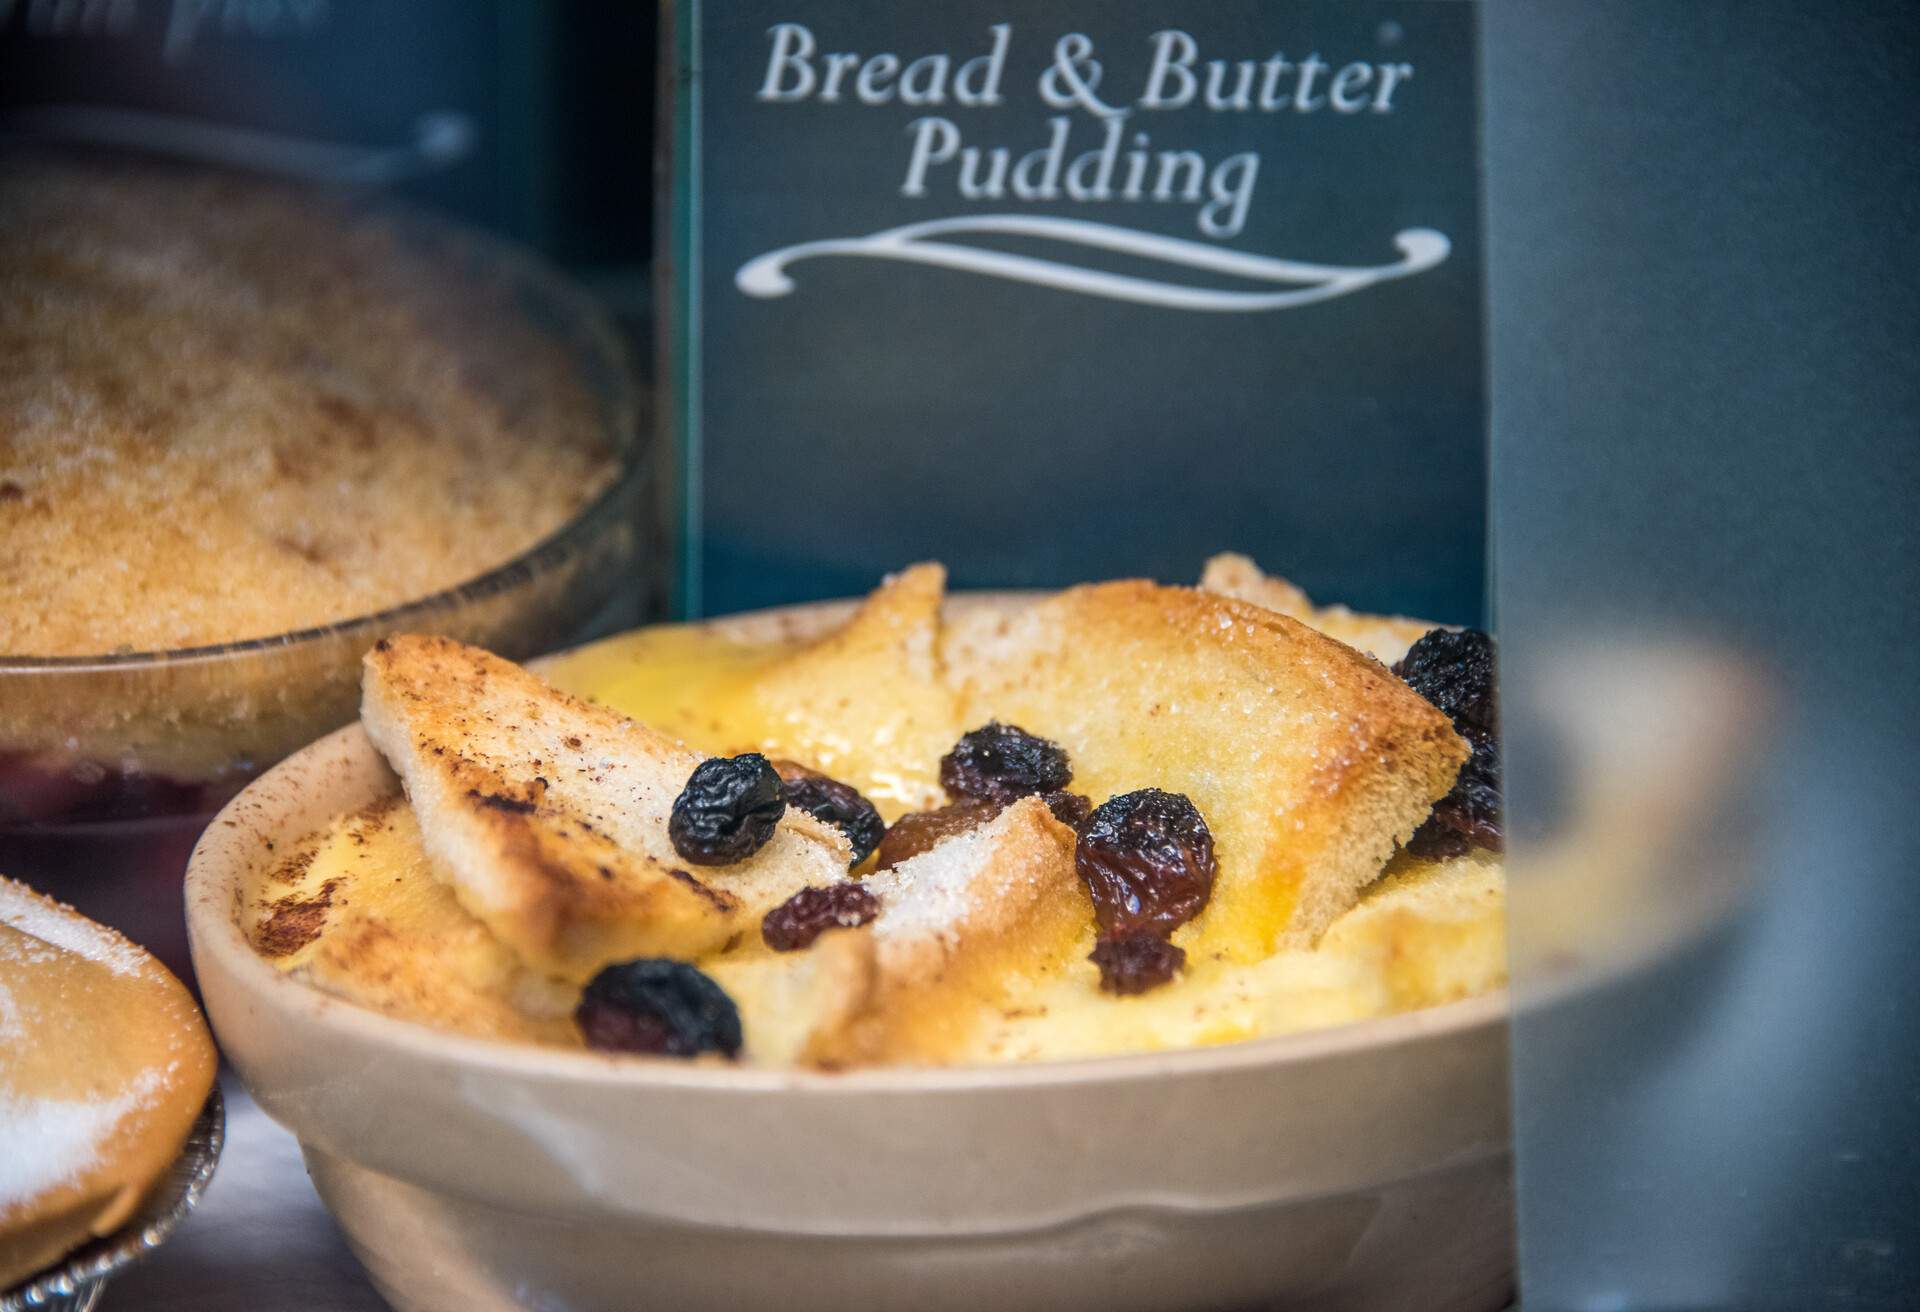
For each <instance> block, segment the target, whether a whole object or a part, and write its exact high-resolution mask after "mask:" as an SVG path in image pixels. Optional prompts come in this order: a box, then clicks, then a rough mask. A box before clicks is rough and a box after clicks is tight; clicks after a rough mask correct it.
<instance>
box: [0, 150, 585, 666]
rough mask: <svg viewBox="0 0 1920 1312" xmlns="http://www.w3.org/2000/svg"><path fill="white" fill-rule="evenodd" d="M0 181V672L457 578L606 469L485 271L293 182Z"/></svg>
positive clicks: (338, 609) (214, 632)
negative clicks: (1, 667) (1, 235)
mask: <svg viewBox="0 0 1920 1312" xmlns="http://www.w3.org/2000/svg"><path fill="white" fill-rule="evenodd" d="M4 165H5V166H4V167H0V227H3V228H4V230H5V232H6V234H7V236H6V241H5V242H0V285H4V286H5V287H6V288H7V294H6V295H5V296H4V297H0V539H4V541H5V542H6V543H7V550H6V551H5V552H4V553H0V597H4V598H5V599H6V600H5V602H4V604H0V654H4V655H11V656H88V655H98V654H105V653H115V652H148V651H168V650H177V649H181V648H190V647H202V646H209V645H213V644H219V643H228V642H234V641H238V640H241V639H248V638H258V637H265V636H270V635H275V634H281V633H287V632H292V631H295V630H300V629H307V628H312V627H316V626H319V625H324V624H328V623H332V622H335V621H339V620H345V619H349V618H353V617H357V616H362V615H367V614H371V613H373V612H376V611H380V610H383V609H386V608H388V607H391V606H394V605H397V604H399V603H401V602H405V601H409V600H412V599H415V598H419V597H424V596H428V595H430V594H433V593H436V592H439V591H441V590H443V589H446V588H449V587H452V586H454V585H457V584H459V583H461V582H464V581H466V580H468V579H471V578H474V577H475V576H477V575H479V574H481V573H483V572H485V571H486V570H487V569H489V568H491V567H492V566H495V565H498V564H501V563H503V562H505V561H507V560H509V559H511V558H513V557H514V556H516V555H518V554H520V553H521V552H523V551H525V550H526V549H528V548H530V547H531V546H533V545H534V544H536V543H537V542H539V541H540V540H541V539H543V538H545V537H546V536H548V535H549V534H551V533H552V532H553V531H554V530H556V529H557V528H559V527H560V526H561V525H562V524H563V523H565V522H566V521H567V520H568V519H569V518H571V517H572V516H573V515H574V514H575V513H576V512H577V511H579V510H580V509H581V508H582V507H583V506H584V505H586V504H587V503H588V502H589V501H590V500H592V499H593V497H595V496H596V495H597V494H598V493H599V492H601V491H602V490H603V489H605V488H606V487H607V486H608V485H609V483H611V481H612V480H613V478H614V476H615V474H616V472H617V471H616V464H617V462H616V459H615V453H614V452H612V451H611V450H609V449H608V448H607V445H606V443H605V441H604V439H603V437H602V436H601V431H600V417H599V416H598V415H597V413H596V412H595V409H594V405H593V400H592V398H591V396H590V395H589V394H588V392H587V389H586V386H585V384H584V382H583V380H581V379H580V378H579V376H578V367H577V362H576V361H575V360H573V359H572V358H570V357H569V356H568V354H567V352H566V348H565V345H564V344H563V343H562V342H560V341H559V340H557V339H554V338H551V337H549V336H547V335H545V334H543V333H542V332H540V331H538V330H537V329H536V328H535V326H534V325H533V324H532V323H531V322H530V320H529V319H528V317H527V315H526V313H525V311H524V310H523V309H522V308H521V307H519V306H517V305H516V303H515V301H514V294H515V293H514V288H513V287H512V286H511V285H509V283H508V282H507V281H506V280H505V279H503V278H502V277H501V276H500V275H499V274H498V273H497V272H495V273H493V274H489V273H488V272H486V270H485V269H484V268H483V267H482V266H481V265H480V264H479V263H477V262H474V261H471V260H466V261H463V260H462V258H461V255H460V252H459V251H458V250H457V248H450V249H444V250H428V249H426V248H425V247H423V246H421V245H420V244H418V242H417V240H415V239H412V238H410V237H409V235H408V233H407V232H406V231H405V230H404V229H402V228H401V227H399V226H397V225H396V224H394V223H393V222H391V221H389V220H385V219H381V218H376V217H373V216H371V215H368V214H365V213H361V212H357V211H355V210H354V209H352V208H351V207H350V206H349V205H348V204H347V203H346V202H343V201H340V200H337V199H329V198H326V197H324V196H321V195H318V194H314V193H309V192H306V191H298V190H293V189H291V188H284V187H279V186H274V185H269V184H265V183H262V182H259V181H255V180H250V179H242V178H238V177H230V176H225V175H220V174H216V173H211V172H206V171H194V170H184V169H182V170H172V169H165V168H160V167H154V166H135V165H131V164H127V163H120V162H116V163H114V164H111V165H108V164H104V163H100V162H89V161H84V160H81V159H78V158H68V157H40V156H22V157H18V158H16V157H13V156H9V157H7V158H6V160H5V161H4Z"/></svg>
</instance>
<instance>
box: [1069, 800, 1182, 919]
mask: <svg viewBox="0 0 1920 1312" xmlns="http://www.w3.org/2000/svg"><path fill="white" fill-rule="evenodd" d="M1073 864H1074V866H1075V868H1077V869H1078V870H1079V872H1080V878H1081V879H1082V880H1083V881H1084V882H1085V883H1086V885H1087V891H1088V892H1089V893H1091V894H1092V895H1093V914H1094V919H1095V920H1097V921H1098V922H1099V924H1100V936H1101V937H1102V938H1128V937H1132V936H1133V935H1136V934H1143V933H1144V934H1158V935H1160V936H1161V937H1165V936H1166V935H1168V934H1171V933H1172V932H1173V931H1174V930H1176V929H1178V928H1179V927H1180V926H1181V925H1184V924H1186V923H1187V922H1188V921H1189V920H1192V919H1193V918H1194V917H1195V916H1197V915H1199V914H1200V910H1201V908H1202V907H1204V906H1206V905H1207V898H1208V897H1210V896H1211V895H1212V893H1213V871H1214V862H1213V834H1212V832H1211V831H1210V830H1208V828H1207V822H1206V821H1205V820H1203V819H1202V818H1201V816H1200V812H1199V810H1198V809H1196V808H1195V806H1194V804H1193V803H1192V802H1191V801H1189V800H1187V798H1186V797H1184V796H1182V795H1181V794H1179V793H1167V792H1162V791H1161V790H1160V789H1158V788H1142V789H1141V790H1140V791H1139V792H1136V793H1124V794H1122V795H1121V796H1119V797H1110V798H1108V799H1107V800H1106V801H1104V802H1102V803H1101V804H1100V805H1099V806H1097V807H1095V808H1094V812H1093V814H1092V815H1091V816H1089V817H1088V818H1087V823H1086V825H1085V826H1084V827H1082V828H1081V830H1080V840H1079V842H1078V843H1076V844H1075V845H1074V849H1073Z"/></svg>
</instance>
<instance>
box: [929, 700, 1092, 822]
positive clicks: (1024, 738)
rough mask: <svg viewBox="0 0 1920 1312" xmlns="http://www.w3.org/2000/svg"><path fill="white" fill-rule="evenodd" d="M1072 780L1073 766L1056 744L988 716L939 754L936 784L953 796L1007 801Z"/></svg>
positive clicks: (1047, 789)
mask: <svg viewBox="0 0 1920 1312" xmlns="http://www.w3.org/2000/svg"><path fill="white" fill-rule="evenodd" d="M1072 782H1073V767H1072V765H1071V764H1070V763H1069V762H1068V761H1067V753H1066V750H1065V749H1064V748H1062V747H1061V746H1060V744H1058V743H1053V742H1048V741H1047V740H1046V739H1045V738H1036V737H1035V736H1034V735H1032V734H1030V733H1028V732H1027V731H1026V730H1025V729H1021V728H1018V727H1016V726H1014V725H1011V724H1001V723H1000V722H999V721H998V720H993V721H989V722H988V724H987V726H986V727H985V728H983V729H975V730H974V731H973V732H972V733H970V734H967V735H966V736H965V737H963V738H961V739H960V741H959V742H957V743H955V744H954V747H953V750H952V751H950V752H948V753H947V754H946V755H945V756H943V757H941V758H940V784H941V786H942V787H944V788H945V789H946V790H947V792H948V793H950V794H952V795H953V796H954V797H956V798H960V797H971V798H976V799H978V800H980V801H983V802H1001V803H1005V802H1011V801H1013V800H1015V799H1016V798H1021V797H1031V796H1033V795H1034V794H1036V793H1053V792H1058V791H1060V790H1061V789H1063V788H1065V787H1066V786H1067V785H1068V784H1070V783H1072Z"/></svg>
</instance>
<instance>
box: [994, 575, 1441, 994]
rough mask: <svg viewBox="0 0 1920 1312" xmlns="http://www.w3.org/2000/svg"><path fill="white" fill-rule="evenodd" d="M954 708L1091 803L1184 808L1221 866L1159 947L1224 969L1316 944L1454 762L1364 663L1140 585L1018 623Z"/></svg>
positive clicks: (1416, 710)
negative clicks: (1012, 728) (1182, 800)
mask: <svg viewBox="0 0 1920 1312" xmlns="http://www.w3.org/2000/svg"><path fill="white" fill-rule="evenodd" d="M966 707H967V715H966V717H965V718H966V719H967V720H968V721H969V722H979V723H983V722H985V721H986V720H988V719H990V718H992V719H999V720H1001V721H1004V722H1007V723H1011V724H1018V725H1020V726H1021V727H1023V728H1025V729H1027V730H1029V731H1031V732H1034V733H1038V734H1043V735H1045V736H1046V737H1048V738H1051V739H1053V740H1054V741H1056V742H1058V743H1060V744H1061V745H1063V746H1064V747H1065V748H1066V749H1067V751H1068V753H1069V754H1070V755H1071V757H1072V760H1073V772H1074V781H1073V787H1074V789H1075V790H1076V791H1080V792H1084V793H1086V794H1087V795H1089V796H1091V797H1092V798H1094V799H1095V801H1099V800H1101V799H1103V798H1105V797H1108V796H1110V795H1113V794H1116V793H1124V792H1130V791H1132V790H1134V789H1137V788H1146V787H1154V788H1163V789H1167V790H1168V791H1171V792H1179V793H1185V794H1186V795H1187V796H1188V797H1190V798H1191V799H1192V800H1193V802H1194V804H1195V805H1196V806H1198V807H1199V809H1200V812H1201V814H1202V815H1203V816H1204V817H1205V818H1206V820H1207V824H1208V825H1209V826H1210V828H1211V829H1212V831H1213V835H1214V840H1215V845H1216V853H1217V857H1218V863H1219V871H1218V875H1217V877H1216V881H1215V885H1214V892H1213V897H1212V901H1211V902H1210V903H1209V905H1208V907H1207V909H1206V910H1205V911H1203V912H1202V913H1201V915H1200V916H1199V917H1198V918H1197V919H1196V920H1195V921H1194V922H1193V923H1191V924H1189V925H1187V926H1185V927H1183V928H1182V929H1181V930H1180V931H1178V933H1177V934H1176V937H1175V940H1174V941H1175V942H1176V943H1178V944H1180V945H1181V946H1182V947H1184V948H1186V949H1187V950H1188V952H1189V953H1190V954H1193V953H1217V954H1220V955H1222V956H1225V957H1227V958H1229V959H1232V960H1238V961H1250V960H1254V959H1257V958H1259V957H1263V956H1265V955H1267V954H1268V953H1270V952H1272V951H1273V950H1274V949H1275V947H1276V946H1288V945H1300V944H1306V943H1311V942H1312V941H1313V940H1314V939H1315V938H1317V937H1318V936H1319V934H1320V932H1321V931H1322V930H1323V929H1325V928H1326V927H1327V925H1329V924H1330V923H1332V921H1333V919H1334V918H1335V917H1336V916H1338V915H1339V914H1340V913H1341V912H1343V911H1345V910H1346V909H1347V908H1348V907H1350V906H1352V905H1353V903H1354V900H1355V898H1356V897H1357V896H1358V894H1359V892H1360V890H1361V889H1362V888H1363V887H1365V886H1366V885H1367V884H1368V883H1370V882H1371V881H1372V880H1373V879H1374V878H1375V877H1376V876H1378V875H1379V873H1380V870H1381V868H1382V866H1383V865H1384V864H1385V862H1386V860H1387V858H1388V856H1389V855H1391V854H1392V852H1393V849H1394V846H1395V844H1397V843H1400V842H1404V841H1405V840H1406V838H1407V837H1408V836H1409V835H1411V834H1412V832H1413V830H1414V828H1415V826H1417V825H1418V824H1419V823H1420V822H1421V821H1422V820H1423V819H1425V818H1426V816H1427V814H1428V812H1429V811H1430V810H1431V808H1432V806H1433V803H1434V802H1435V801H1436V800H1437V799H1438V798H1440V797H1441V796H1442V795H1444V794H1445V793H1446V791H1447V789H1448V788H1449V787H1451V786H1452V783H1453V779H1454V776H1455V775H1456V774H1457V773H1458V772H1459V769H1460V766H1461V764H1462V763H1463V762H1464V761H1465V760H1466V759H1467V745H1466V743H1465V742H1464V741H1462V740H1461V739H1460V737H1459V736H1458V735H1457V734H1455V733H1454V731H1453V728H1452V726H1451V725H1450V724H1449V723H1448V722H1447V718H1446V717H1445V716H1444V715H1442V714H1441V713H1440V712H1439V711H1437V710H1435V709H1434V708H1433V707H1432V706H1431V705H1429V704H1428V703H1427V702H1426V701H1425V700H1424V699H1422V698H1421V697H1420V696H1419V695H1418V694H1416V693H1415V692H1413V690H1412V689H1410V688H1408V687H1407V686H1406V685H1405V684H1404V683H1402V682H1401V681H1400V680H1398V679H1396V678H1394V677H1393V675H1391V674H1390V673H1388V672H1387V670H1386V669H1385V668H1384V667H1383V666H1381V665H1380V664H1379V663H1378V662H1377V661H1374V660H1371V659H1369V658H1368V657H1366V656H1363V655H1361V654H1360V653H1358V652H1356V651H1354V650H1353V649H1352V648H1351V647H1348V646H1346V645H1344V644H1342V643H1340V642H1337V641H1334V640H1333V639H1331V638H1328V637H1327V636H1325V635H1324V634H1321V633H1319V632H1316V631H1315V630H1313V629H1311V628H1308V627H1307V626H1306V625H1304V624H1301V623H1300V622H1298V621H1296V620H1293V619H1289V618H1287V617H1286V616H1283V615H1280V614H1277V613H1275V612H1273V611H1270V610H1266V609H1264V608H1261V607H1258V606H1253V605H1250V604H1248V603H1246V602H1241V601H1235V600H1233V599H1231V598H1227V597H1222V596H1219V595H1217V594H1214V593H1211V592H1202V591H1197V590H1194V589H1191V588H1168V587H1159V586H1156V585H1155V584H1152V583H1147V582H1142V581H1137V580H1135V581H1122V582H1117V583H1103V584H1093V585H1089V586H1086V587H1079V588H1071V589H1068V590H1067V591H1065V592H1062V593H1060V594H1058V595H1056V596H1054V597H1051V598H1048V599H1047V600H1045V601H1042V602H1040V603H1039V604H1037V605H1034V606H1031V607H1029V608H1027V609H1026V610H1024V611H1022V612H1020V613H1019V614H1018V615H1016V616H1015V617H1014V618H1013V620H1012V621H1011V623H1009V625H1008V626H1007V630H1006V632H1005V634H1004V635H1002V636H1000V637H999V638H998V639H997V640H996V646H995V647H994V648H993V649H992V650H991V651H988V652H985V653H983V654H982V656H981V658H980V659H979V660H978V661H977V662H976V663H975V665H974V667H973V668H972V671H971V677H970V683H969V686H968V688H967V690H966Z"/></svg>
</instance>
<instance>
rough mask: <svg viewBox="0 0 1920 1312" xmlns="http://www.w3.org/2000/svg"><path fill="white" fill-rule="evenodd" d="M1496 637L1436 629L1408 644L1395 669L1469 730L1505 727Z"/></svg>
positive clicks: (1472, 631)
mask: <svg viewBox="0 0 1920 1312" xmlns="http://www.w3.org/2000/svg"><path fill="white" fill-rule="evenodd" d="M1494 654H1495V653H1494V646H1493V639H1492V638H1491V637H1489V636H1488V635H1487V634H1485V633H1483V632H1481V631H1480V630H1479V629H1459V630H1454V629H1433V630H1431V631H1429V632H1428V633H1427V634H1426V635H1425V636H1423V637H1422V638H1421V639H1420V640H1419V641H1418V642H1416V643H1414V644H1413V646H1411V647H1409V648H1407V654H1406V655H1405V656H1402V657H1401V658H1400V660H1399V662H1398V663H1397V664H1395V665H1394V667H1393V672H1394V673H1395V674H1397V675H1399V676H1400V677H1401V678H1402V679H1405V680H1406V681H1407V686H1408V687H1410V688H1412V689H1413V690H1414V691H1415V692H1417V693H1419V694H1420V695H1421V696H1422V697H1425V698H1426V699H1427V700H1428V701H1430V702H1432V703H1433V704H1434V705H1435V706H1437V707H1439V708H1440V709H1441V710H1442V711H1444V712H1446V715H1447V718H1448V719H1450V720H1452V721H1453V726H1454V728H1456V729H1458V730H1460V732H1461V733H1463V734H1464V733H1466V732H1467V730H1469V729H1480V730H1484V731H1485V732H1487V733H1492V734H1497V733H1498V732H1499V731H1500V699H1499V694H1498V692H1497V690H1496V688H1495V684H1494Z"/></svg>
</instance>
